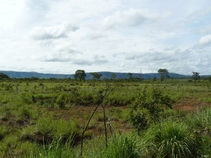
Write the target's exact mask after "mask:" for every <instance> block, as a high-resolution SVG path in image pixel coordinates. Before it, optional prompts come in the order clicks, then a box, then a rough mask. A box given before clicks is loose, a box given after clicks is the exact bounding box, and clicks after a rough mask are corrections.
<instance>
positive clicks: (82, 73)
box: [74, 70, 86, 81]
mask: <svg viewBox="0 0 211 158" xmlns="http://www.w3.org/2000/svg"><path fill="white" fill-rule="evenodd" d="M74 78H75V79H76V80H80V81H81V80H85V78H86V73H85V71H84V70H77V71H76V72H75V75H74Z"/></svg>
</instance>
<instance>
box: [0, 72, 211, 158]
mask: <svg viewBox="0 0 211 158" xmlns="http://www.w3.org/2000/svg"><path fill="white" fill-rule="evenodd" d="M159 73H160V74H161V80H158V79H153V80H143V79H142V80H141V79H133V78H132V75H131V74H128V75H129V78H128V79H115V76H113V77H112V79H110V80H100V76H101V75H99V74H96V73H93V80H85V74H84V72H83V71H77V73H76V76H75V79H38V78H31V79H9V78H8V77H5V76H4V75H3V79H1V80H0V157H2V158H7V157H17V158H19V157H20V158H22V157H23V158H196V157H203V158H205V157H211V82H210V79H200V80H199V79H198V76H197V75H196V74H193V75H194V77H195V78H193V81H192V79H169V77H166V76H167V71H164V70H162V71H160V72H159ZM1 76H2V75H1ZM196 78H197V79H196Z"/></svg>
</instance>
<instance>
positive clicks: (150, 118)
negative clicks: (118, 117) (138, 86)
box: [128, 87, 173, 131]
mask: <svg viewBox="0 0 211 158" xmlns="http://www.w3.org/2000/svg"><path fill="white" fill-rule="evenodd" d="M172 102H173V100H172V99H171V98H170V97H169V96H168V95H164V94H163V93H162V92H161V91H160V90H159V89H155V88H153V89H149V90H148V91H147V89H146V87H145V89H144V90H143V91H142V92H141V94H140V96H139V97H138V98H136V100H135V101H134V102H133V103H132V107H131V110H130V113H129V116H128V118H129V121H130V122H131V123H132V124H133V125H134V126H135V127H136V128H137V129H138V131H140V130H141V129H145V128H147V127H148V126H149V125H150V124H151V123H154V122H157V121H159V118H160V114H161V112H163V111H164V109H165V108H166V107H168V108H171V103H172Z"/></svg>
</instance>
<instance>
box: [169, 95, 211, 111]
mask: <svg viewBox="0 0 211 158" xmlns="http://www.w3.org/2000/svg"><path fill="white" fill-rule="evenodd" d="M204 107H211V103H206V102H202V101H198V100H197V99H195V98H182V99H181V100H180V101H179V102H177V103H175V104H174V105H173V108H174V109H176V110H183V111H197V110H199V109H201V108H204Z"/></svg>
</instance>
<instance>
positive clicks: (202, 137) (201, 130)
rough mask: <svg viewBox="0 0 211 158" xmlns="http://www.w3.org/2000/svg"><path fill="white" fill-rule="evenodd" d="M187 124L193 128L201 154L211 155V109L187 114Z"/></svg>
mask: <svg viewBox="0 0 211 158" xmlns="http://www.w3.org/2000/svg"><path fill="white" fill-rule="evenodd" d="M186 122H187V124H188V125H189V126H190V127H191V129H192V130H193V134H194V137H195V141H196V142H197V144H198V146H197V147H198V149H199V150H198V153H199V154H200V155H209V156H211V109H202V110H201V111H199V112H198V113H197V114H196V113H193V114H190V115H189V116H187V120H186Z"/></svg>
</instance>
